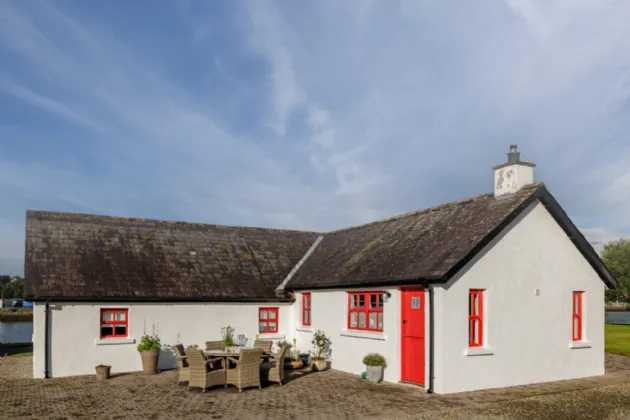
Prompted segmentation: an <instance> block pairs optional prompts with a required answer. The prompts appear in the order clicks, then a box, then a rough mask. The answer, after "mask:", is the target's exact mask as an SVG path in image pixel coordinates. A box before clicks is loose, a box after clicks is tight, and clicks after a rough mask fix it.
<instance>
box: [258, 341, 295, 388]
mask: <svg viewBox="0 0 630 420" xmlns="http://www.w3.org/2000/svg"><path fill="white" fill-rule="evenodd" d="M288 351H289V345H288V344H286V343H285V344H283V345H282V347H281V348H280V350H278V353H276V354H275V355H273V356H272V360H271V361H269V362H265V363H263V364H262V365H261V370H262V377H263V379H265V380H266V381H268V382H278V383H279V384H280V386H282V382H283V381H284V358H285V357H286V355H287V352H288Z"/></svg>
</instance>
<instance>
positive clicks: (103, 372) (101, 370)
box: [96, 363, 112, 381]
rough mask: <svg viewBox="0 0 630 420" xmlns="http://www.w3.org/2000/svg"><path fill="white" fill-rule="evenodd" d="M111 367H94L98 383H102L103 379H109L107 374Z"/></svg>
mask: <svg viewBox="0 0 630 420" xmlns="http://www.w3.org/2000/svg"><path fill="white" fill-rule="evenodd" d="M111 368H112V367H111V366H109V365H104V364H102V363H101V364H99V365H98V366H96V379H97V380H99V381H104V380H105V379H109V372H110V370H111Z"/></svg>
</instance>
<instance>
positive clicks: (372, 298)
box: [370, 295, 378, 308]
mask: <svg viewBox="0 0 630 420" xmlns="http://www.w3.org/2000/svg"><path fill="white" fill-rule="evenodd" d="M377 301H378V296H377V295H370V308H376V304H377Z"/></svg>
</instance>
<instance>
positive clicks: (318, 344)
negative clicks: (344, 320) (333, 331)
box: [311, 330, 331, 371]
mask: <svg viewBox="0 0 630 420" xmlns="http://www.w3.org/2000/svg"><path fill="white" fill-rule="evenodd" d="M311 343H312V344H313V346H314V347H315V354H314V357H313V358H312V359H311V361H312V363H313V365H314V366H315V368H316V369H317V370H318V371H321V370H326V368H327V363H326V359H327V358H328V357H329V356H330V344H331V342H330V338H328V337H327V336H326V334H324V332H323V331H322V330H317V332H316V333H315V334H313V340H312V341H311Z"/></svg>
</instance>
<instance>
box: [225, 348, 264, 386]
mask: <svg viewBox="0 0 630 420" xmlns="http://www.w3.org/2000/svg"><path fill="white" fill-rule="evenodd" d="M262 355H263V351H262V349H256V348H254V349H243V350H241V357H240V358H239V359H238V360H237V359H234V358H232V357H228V358H227V360H228V361H230V362H232V363H234V364H235V365H236V367H235V368H232V369H227V371H226V376H227V378H226V381H225V382H226V384H228V385H234V386H236V387H237V388H238V391H239V392H243V389H244V388H248V387H251V386H257V387H258V388H259V389H262V386H261V385H260V362H261V357H262Z"/></svg>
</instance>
